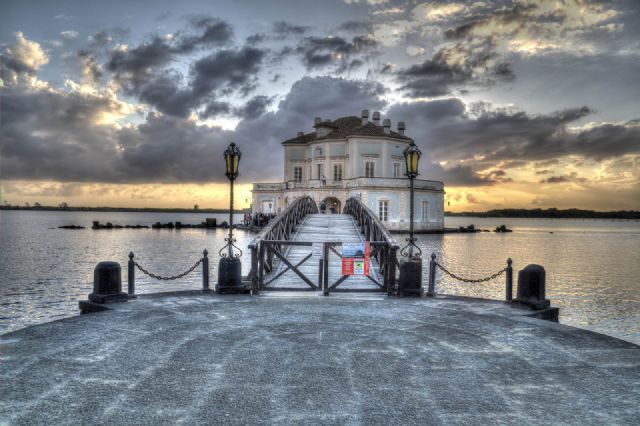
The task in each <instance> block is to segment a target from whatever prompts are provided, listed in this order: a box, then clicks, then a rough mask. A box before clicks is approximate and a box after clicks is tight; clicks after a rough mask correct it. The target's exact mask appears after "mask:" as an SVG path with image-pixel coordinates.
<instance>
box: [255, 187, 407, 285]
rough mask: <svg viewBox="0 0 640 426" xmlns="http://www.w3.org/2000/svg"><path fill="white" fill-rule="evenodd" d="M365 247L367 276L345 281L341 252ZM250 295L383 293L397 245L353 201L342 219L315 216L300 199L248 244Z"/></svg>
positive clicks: (308, 202)
mask: <svg viewBox="0 0 640 426" xmlns="http://www.w3.org/2000/svg"><path fill="white" fill-rule="evenodd" d="M346 243H367V244H368V245H369V247H370V253H371V256H370V258H369V259H368V261H369V268H368V269H369V273H368V274H367V275H343V270H342V246H343V244H346ZM249 249H250V250H251V271H250V273H249V280H250V282H251V288H252V290H253V292H254V293H256V294H257V293H259V292H261V291H270V290H271V291H272V290H285V291H302V290H307V291H321V292H323V294H325V295H326V294H329V293H330V292H340V291H352V292H386V293H388V294H393V292H394V291H395V283H396V270H397V266H398V260H397V257H396V253H397V250H398V244H397V243H396V241H395V239H394V238H393V237H392V236H391V234H390V233H389V231H388V230H387V229H386V228H385V227H384V225H382V223H380V221H379V220H378V219H377V217H376V216H375V214H374V213H373V212H372V211H371V210H369V209H368V208H367V207H366V206H365V205H364V204H363V203H362V202H361V201H360V200H357V199H355V198H351V199H349V200H348V201H347V203H346V205H345V210H344V213H343V214H319V213H318V208H317V206H316V205H315V203H314V202H313V200H312V199H311V198H309V197H302V198H299V199H297V200H296V201H295V202H294V203H292V204H291V205H290V206H289V207H288V208H287V209H286V210H285V211H284V212H283V213H282V214H280V215H278V216H277V217H276V218H275V219H274V220H273V221H272V222H271V223H270V224H269V225H268V226H267V227H266V228H265V229H264V230H263V231H262V232H260V234H258V236H257V237H256V238H255V239H254V240H253V241H252V242H251V243H250V244H249Z"/></svg>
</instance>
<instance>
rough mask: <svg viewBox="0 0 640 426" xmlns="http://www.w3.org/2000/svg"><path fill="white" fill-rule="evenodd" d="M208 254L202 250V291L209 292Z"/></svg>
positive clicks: (205, 250)
mask: <svg viewBox="0 0 640 426" xmlns="http://www.w3.org/2000/svg"><path fill="white" fill-rule="evenodd" d="M208 256H209V252H208V251H207V249H204V251H203V252H202V291H203V292H205V293H208V292H209V257H208Z"/></svg>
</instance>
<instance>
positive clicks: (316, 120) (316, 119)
mask: <svg viewBox="0 0 640 426" xmlns="http://www.w3.org/2000/svg"><path fill="white" fill-rule="evenodd" d="M320 123H322V118H320V117H316V118H315V119H314V120H313V126H314V127H315V126H316V125H317V124H320Z"/></svg>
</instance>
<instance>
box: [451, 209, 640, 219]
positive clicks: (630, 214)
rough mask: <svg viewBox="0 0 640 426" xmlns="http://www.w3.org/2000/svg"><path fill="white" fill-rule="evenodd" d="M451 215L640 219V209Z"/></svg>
mask: <svg viewBox="0 0 640 426" xmlns="http://www.w3.org/2000/svg"><path fill="white" fill-rule="evenodd" d="M444 215H445V216H449V217H504V218H519V217H522V218H529V219H531V218H539V219H640V211H636V210H618V211H609V212H597V211H594V210H580V209H566V210H559V209H555V208H551V209H546V210H543V209H501V210H490V211H487V212H459V213H458V212H445V214H444Z"/></svg>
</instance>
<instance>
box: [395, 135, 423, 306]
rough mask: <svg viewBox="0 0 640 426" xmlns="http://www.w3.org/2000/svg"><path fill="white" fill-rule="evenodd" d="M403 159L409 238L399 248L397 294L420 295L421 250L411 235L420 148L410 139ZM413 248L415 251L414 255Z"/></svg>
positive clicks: (421, 291)
mask: <svg viewBox="0 0 640 426" xmlns="http://www.w3.org/2000/svg"><path fill="white" fill-rule="evenodd" d="M403 155H404V161H405V164H406V167H407V172H406V176H407V177H408V178H409V238H407V239H406V241H407V242H408V243H407V245H406V246H405V247H403V248H402V250H400V254H401V255H402V256H404V257H405V258H404V259H403V260H402V263H401V264H400V279H399V280H398V294H400V295H401V296H418V297H420V296H422V293H423V290H422V258H421V257H420V256H421V255H422V250H420V247H418V246H417V245H416V239H415V238H414V237H413V180H414V179H415V178H416V176H418V175H419V173H418V162H419V161H420V155H422V152H420V149H419V148H418V147H417V146H416V144H415V143H414V142H413V141H411V144H410V145H409V146H408V147H407V148H406V149H405V150H404V152H403ZM414 250H415V251H416V253H415V255H414Z"/></svg>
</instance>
